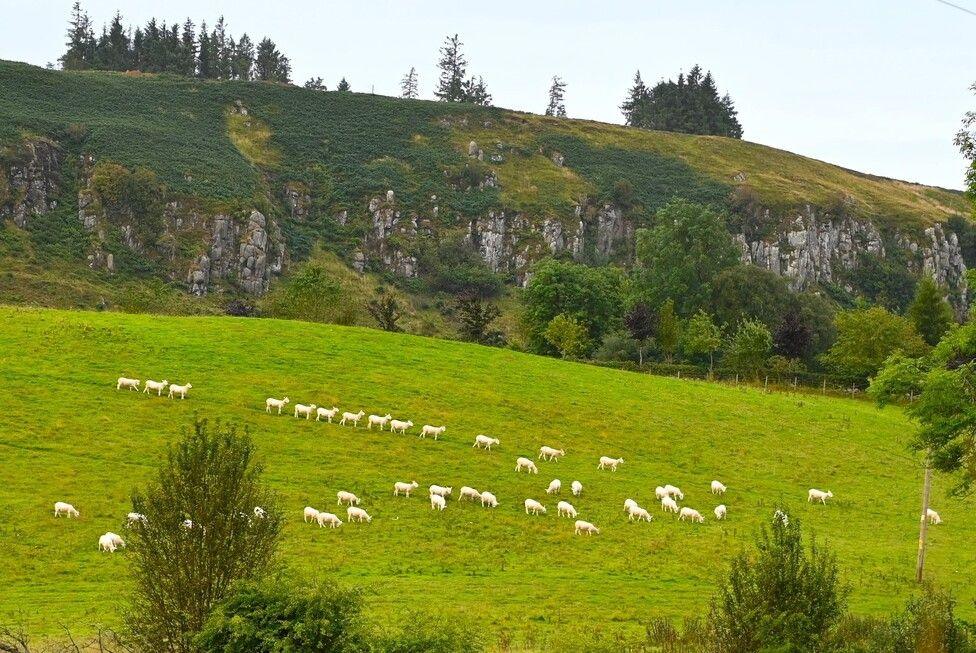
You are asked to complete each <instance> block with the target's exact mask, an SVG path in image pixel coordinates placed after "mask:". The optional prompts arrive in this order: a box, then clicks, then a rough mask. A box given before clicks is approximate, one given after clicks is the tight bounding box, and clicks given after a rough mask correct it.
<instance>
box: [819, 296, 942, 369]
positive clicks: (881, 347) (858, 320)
mask: <svg viewBox="0 0 976 653" xmlns="http://www.w3.org/2000/svg"><path fill="white" fill-rule="evenodd" d="M835 323H836V326H837V341H836V342H834V345H833V346H832V347H831V348H830V350H829V351H828V352H827V353H826V354H824V355H823V356H821V358H822V359H823V362H824V363H825V364H826V365H827V366H828V367H830V368H832V369H833V370H835V371H836V372H838V373H840V374H844V375H847V376H852V377H859V378H867V377H869V376H871V375H872V374H874V373H875V372H877V371H878V369H879V368H880V367H881V365H882V364H883V363H884V361H885V359H887V358H888V357H889V356H890V355H891V354H893V353H895V352H896V351H902V352H904V353H905V354H906V355H908V356H918V355H920V354H922V353H924V352H925V342H924V341H923V340H922V338H921V336H919V335H918V332H917V331H916V330H915V326H914V325H913V324H912V323H911V322H910V321H909V320H907V319H906V318H903V317H901V316H899V315H893V314H892V313H889V312H888V311H887V310H885V309H884V308H882V307H880V306H874V307H872V308H866V309H854V310H850V311H843V312H841V313H838V314H837V317H836V320H835Z"/></svg>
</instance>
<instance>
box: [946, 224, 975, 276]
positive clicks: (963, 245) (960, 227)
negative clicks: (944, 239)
mask: <svg viewBox="0 0 976 653" xmlns="http://www.w3.org/2000/svg"><path fill="white" fill-rule="evenodd" d="M946 226H948V227H949V229H951V230H952V232H953V233H955V234H956V237H957V238H958V239H959V250H960V252H961V253H962V259H963V261H965V263H966V267H967V268H973V267H976V224H973V221H972V220H970V219H968V218H966V217H965V216H962V215H954V216H952V217H950V218H949V220H948V221H947V222H946Z"/></svg>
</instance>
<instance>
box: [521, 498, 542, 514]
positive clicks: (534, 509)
mask: <svg viewBox="0 0 976 653" xmlns="http://www.w3.org/2000/svg"><path fill="white" fill-rule="evenodd" d="M540 512H541V513H542V514H543V515H544V514H546V507H545V506H544V505H542V504H541V503H539V502H538V501H536V500H535V499H526V500H525V514H526V515H529V514H532V515H538V514H539V513H540Z"/></svg>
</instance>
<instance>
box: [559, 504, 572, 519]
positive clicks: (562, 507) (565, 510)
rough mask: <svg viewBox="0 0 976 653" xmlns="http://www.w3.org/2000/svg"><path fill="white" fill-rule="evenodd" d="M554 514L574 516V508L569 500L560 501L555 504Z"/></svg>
mask: <svg viewBox="0 0 976 653" xmlns="http://www.w3.org/2000/svg"><path fill="white" fill-rule="evenodd" d="M556 514H557V515H559V516H560V517H572V518H574V519H575V518H576V508H574V507H573V504H571V503H570V502H569V501H560V502H559V503H557V504H556Z"/></svg>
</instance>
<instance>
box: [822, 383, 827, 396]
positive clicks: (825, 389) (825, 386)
mask: <svg viewBox="0 0 976 653" xmlns="http://www.w3.org/2000/svg"><path fill="white" fill-rule="evenodd" d="M820 394H823V395H826V394H827V379H824V380H823V390H822V391H821V393H820Z"/></svg>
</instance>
